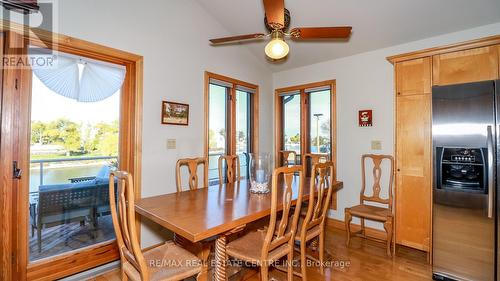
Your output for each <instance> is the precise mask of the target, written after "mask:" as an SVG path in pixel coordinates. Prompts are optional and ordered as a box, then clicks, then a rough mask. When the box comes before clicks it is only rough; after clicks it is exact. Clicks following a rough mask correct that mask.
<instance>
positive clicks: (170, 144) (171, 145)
mask: <svg viewBox="0 0 500 281" xmlns="http://www.w3.org/2000/svg"><path fill="white" fill-rule="evenodd" d="M176 147H177V140H176V139H167V149H175V148H176Z"/></svg>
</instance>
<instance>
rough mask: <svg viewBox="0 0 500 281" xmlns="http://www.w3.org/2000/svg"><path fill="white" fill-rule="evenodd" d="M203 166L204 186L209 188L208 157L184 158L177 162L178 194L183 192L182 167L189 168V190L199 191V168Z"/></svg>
mask: <svg viewBox="0 0 500 281" xmlns="http://www.w3.org/2000/svg"><path fill="white" fill-rule="evenodd" d="M199 165H203V186H202V187H208V160H207V158H206V157H198V158H184V159H179V160H177V164H176V167H175V174H176V184H177V192H181V191H182V183H181V167H182V166H187V168H188V172H189V178H188V182H189V189H190V190H195V189H198V188H199V186H198V166H199Z"/></svg>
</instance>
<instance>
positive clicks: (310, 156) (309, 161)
mask: <svg viewBox="0 0 500 281" xmlns="http://www.w3.org/2000/svg"><path fill="white" fill-rule="evenodd" d="M329 158H330V156H329V155H328V154H321V153H305V154H304V155H303V156H302V166H303V167H304V170H305V173H304V175H305V176H306V177H308V176H310V175H311V174H310V171H311V170H312V166H313V165H314V164H318V163H326V162H327V161H328V160H329ZM309 167H311V169H310V168H309Z"/></svg>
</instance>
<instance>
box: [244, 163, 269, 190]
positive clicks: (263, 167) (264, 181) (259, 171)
mask: <svg viewBox="0 0 500 281" xmlns="http://www.w3.org/2000/svg"><path fill="white" fill-rule="evenodd" d="M249 178H250V192H252V193H268V192H269V191H270V190H269V180H270V179H271V155H270V154H269V153H259V154H256V153H250V176H249Z"/></svg>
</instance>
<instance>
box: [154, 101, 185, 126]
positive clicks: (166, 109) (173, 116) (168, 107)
mask: <svg viewBox="0 0 500 281" xmlns="http://www.w3.org/2000/svg"><path fill="white" fill-rule="evenodd" d="M161 123H162V124H169V125H181V126H187V125H188V124H189V104H184V103H178V102H171V101H163V102H162V106H161Z"/></svg>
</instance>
